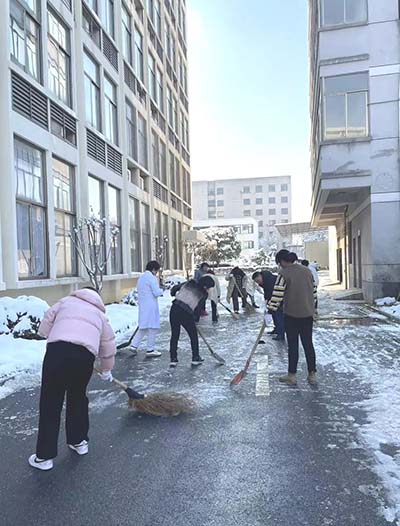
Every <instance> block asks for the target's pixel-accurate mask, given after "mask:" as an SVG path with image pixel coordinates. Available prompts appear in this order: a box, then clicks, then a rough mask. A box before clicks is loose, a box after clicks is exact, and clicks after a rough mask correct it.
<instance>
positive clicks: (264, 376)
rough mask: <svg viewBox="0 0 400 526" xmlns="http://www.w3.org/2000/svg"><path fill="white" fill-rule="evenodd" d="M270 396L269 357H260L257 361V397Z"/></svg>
mask: <svg viewBox="0 0 400 526" xmlns="http://www.w3.org/2000/svg"><path fill="white" fill-rule="evenodd" d="M270 394H271V391H270V387H269V364H268V356H260V357H259V358H258V360H257V376H256V396H269V395H270Z"/></svg>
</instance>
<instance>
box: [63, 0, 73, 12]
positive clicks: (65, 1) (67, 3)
mask: <svg viewBox="0 0 400 526" xmlns="http://www.w3.org/2000/svg"><path fill="white" fill-rule="evenodd" d="M62 3H63V4H64V5H65V6H66V7H68V9H69V10H70V11H72V0H62Z"/></svg>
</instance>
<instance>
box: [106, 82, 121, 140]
mask: <svg viewBox="0 0 400 526" xmlns="http://www.w3.org/2000/svg"><path fill="white" fill-rule="evenodd" d="M117 120H118V116H117V88H116V86H115V84H114V83H113V82H111V80H110V79H109V78H108V77H107V76H106V75H105V76H104V135H105V136H106V137H107V139H108V140H109V141H111V142H113V143H114V144H118V122H117Z"/></svg>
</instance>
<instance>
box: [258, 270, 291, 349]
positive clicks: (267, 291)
mask: <svg viewBox="0 0 400 526" xmlns="http://www.w3.org/2000/svg"><path fill="white" fill-rule="evenodd" d="M252 278H253V281H255V282H256V283H257V285H258V286H259V287H261V288H262V289H263V291H264V299H265V301H266V303H268V302H269V301H270V299H271V297H272V294H273V292H274V287H275V283H276V278H277V276H276V275H275V274H272V272H270V271H269V270H263V271H262V272H254V274H253V276H252ZM272 319H273V321H274V330H273V331H271V332H270V334H273V335H274V336H273V339H274V340H277V341H283V340H284V339H285V322H284V317H283V309H282V306H280V308H279V309H278V310H277V311H276V312H274V313H273V314H272Z"/></svg>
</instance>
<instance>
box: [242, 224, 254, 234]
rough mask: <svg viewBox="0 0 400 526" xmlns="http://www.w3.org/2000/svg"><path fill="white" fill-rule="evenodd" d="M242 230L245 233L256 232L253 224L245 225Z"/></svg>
mask: <svg viewBox="0 0 400 526" xmlns="http://www.w3.org/2000/svg"><path fill="white" fill-rule="evenodd" d="M242 232H243V234H254V226H253V225H243V229H242Z"/></svg>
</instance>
